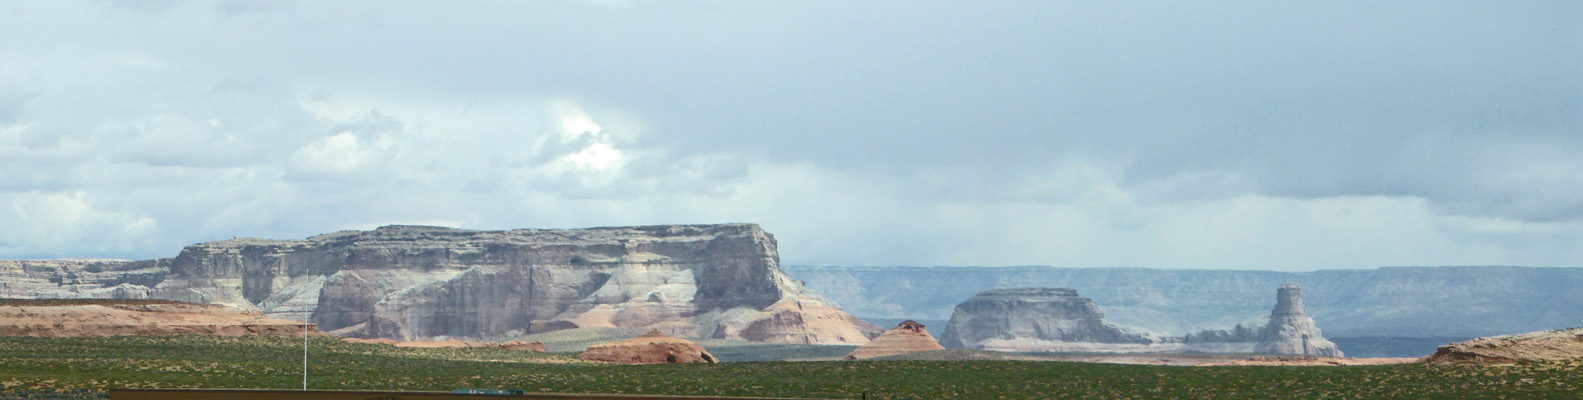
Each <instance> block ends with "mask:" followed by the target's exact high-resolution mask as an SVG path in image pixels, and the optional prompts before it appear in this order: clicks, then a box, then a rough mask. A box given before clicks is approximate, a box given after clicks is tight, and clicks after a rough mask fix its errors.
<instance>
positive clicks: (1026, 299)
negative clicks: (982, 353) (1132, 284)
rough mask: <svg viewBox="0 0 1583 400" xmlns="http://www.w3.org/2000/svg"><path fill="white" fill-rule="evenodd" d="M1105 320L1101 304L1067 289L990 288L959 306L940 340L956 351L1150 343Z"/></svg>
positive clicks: (1051, 348)
mask: <svg viewBox="0 0 1583 400" xmlns="http://www.w3.org/2000/svg"><path fill="white" fill-rule="evenodd" d="M1151 342H1153V341H1152V340H1151V339H1149V338H1147V337H1144V336H1142V335H1138V334H1131V333H1127V332H1124V331H1122V329H1121V328H1119V327H1117V326H1115V325H1111V324H1107V323H1105V314H1103V313H1101V312H1099V306H1096V305H1094V301H1093V300H1089V299H1087V298H1084V297H1082V296H1078V295H1077V291H1075V290H1072V289H1066V288H1012V289H993V290H988V291H984V292H982V293H979V294H977V295H974V296H973V297H972V298H969V299H967V300H966V301H963V302H962V303H961V304H958V305H957V306H956V312H954V313H952V314H951V322H949V323H947V324H946V327H945V333H943V334H941V335H940V344H941V345H943V346H945V347H946V348H951V349H975V350H1004V351H1030V350H1031V351H1061V350H1069V348H1068V346H1066V344H1068V343H1116V344H1148V343H1151Z"/></svg>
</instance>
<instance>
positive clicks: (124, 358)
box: [0, 335, 1583, 399]
mask: <svg viewBox="0 0 1583 400" xmlns="http://www.w3.org/2000/svg"><path fill="white" fill-rule="evenodd" d="M300 340H301V339H300V338H292V337H285V336H244V337H218V336H194V335H179V336H160V337H146V336H122V337H112V338H28V337H3V338H0V397H22V398H59V397H63V396H64V397H81V398H93V397H98V396H102V395H103V390H104V389H107V388H120V387H140V388H152V387H159V388H172V387H193V388H197V387H204V388H279V389H293V388H300V385H301V379H302V375H301V372H302V371H301V362H302V360H301V357H302V352H301V351H302V349H301V347H300V346H301V345H302V342H301V341H300ZM310 348H311V350H310V351H309V358H310V359H311V361H312V367H311V368H312V369H311V376H310V385H311V386H312V387H313V388H316V389H379V390H450V389H456V388H507V389H523V390H527V391H530V392H564V393H647V394H678V395H681V394H685V395H738V396H777V397H814V398H848V399H851V398H860V397H862V396H863V394H864V393H867V394H869V398H877V399H903V398H911V399H951V398H967V399H1049V398H1577V397H1578V396H1580V395H1583V389H1580V388H1579V386H1580V385H1583V361H1577V360H1573V361H1556V362H1536V363H1521V364H1517V365H1512V366H1478V365H1435V364H1400V365H1383V366H1357V367H1172V366H1147V365H1112V364H1086V363H1065V362H1049V361H872V362H870V361H862V362H852V361H832V362H771V363H730V362H728V363H719V364H668V365H647V366H627V365H611V364H593V363H581V362H578V361H577V360H576V359H575V357H573V355H571V354H556V353H550V354H545V353H537V352H528V351H513V350H503V349H484V348H470V349H469V348H441V349H424V348H398V347H393V346H382V345H372V344H359V343H348V342H344V341H340V340H334V339H328V338H323V339H313V340H311V343H310Z"/></svg>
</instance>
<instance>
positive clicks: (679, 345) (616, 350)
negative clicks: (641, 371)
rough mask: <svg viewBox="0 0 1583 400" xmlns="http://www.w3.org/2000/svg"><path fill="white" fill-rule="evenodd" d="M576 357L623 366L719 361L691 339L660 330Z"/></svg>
mask: <svg viewBox="0 0 1583 400" xmlns="http://www.w3.org/2000/svg"><path fill="white" fill-rule="evenodd" d="M577 358H579V359H583V360H586V361H603V362H613V363H622V364H677V363H713V362H718V361H717V360H715V356H713V355H710V354H709V351H707V350H704V347H703V346H699V345H698V344H697V343H693V342H692V341H690V340H685V339H677V338H673V337H668V336H665V334H663V333H660V331H658V330H653V331H649V333H645V334H643V335H642V336H638V337H635V338H631V339H624V340H618V341H615V342H610V343H603V344H596V345H593V346H589V347H588V350H584V351H583V354H582V355H580V356H578V357H577Z"/></svg>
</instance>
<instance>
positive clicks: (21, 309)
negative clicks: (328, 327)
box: [0, 300, 327, 337]
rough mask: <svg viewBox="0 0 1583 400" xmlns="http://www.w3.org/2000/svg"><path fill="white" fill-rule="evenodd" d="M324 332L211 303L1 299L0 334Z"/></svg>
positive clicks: (58, 335)
mask: <svg viewBox="0 0 1583 400" xmlns="http://www.w3.org/2000/svg"><path fill="white" fill-rule="evenodd" d="M305 329H306V330H307V331H308V332H307V333H308V334H309V335H313V336H327V335H325V334H324V333H322V332H319V330H318V328H317V327H315V326H313V325H312V324H306V325H305V324H303V323H302V322H298V321H287V320H280V319H274V318H268V317H265V316H264V315H263V313H260V312H257V311H252V312H240V311H237V310H236V309H234V308H230V307H224V306H218V305H210V304H186V303H178V302H171V301H148V300H141V301H139V300H3V301H0V336H33V337H109V336H122V335H176V334H207V335H224V336H240V335H293V336H295V335H302V334H303V330H305Z"/></svg>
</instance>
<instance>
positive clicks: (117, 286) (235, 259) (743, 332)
mask: <svg viewBox="0 0 1583 400" xmlns="http://www.w3.org/2000/svg"><path fill="white" fill-rule="evenodd" d="M28 263H29V262H20V263H19V262H12V263H11V264H0V274H4V276H6V277H8V278H10V277H12V276H15V277H17V280H16V281H15V282H18V283H17V284H12V285H9V286H8V287H6V288H4V290H10V292H8V293H11V294H12V295H15V296H17V297H46V296H56V295H60V296H76V297H112V296H125V297H130V298H157V299H171V300H178V301H185V302H193V303H207V304H221V305H228V306H232V307H237V308H240V309H243V310H257V311H261V312H263V313H264V314H265V315H267V316H270V317H274V318H283V319H292V320H304V321H311V322H313V323H316V324H318V325H319V326H321V327H322V328H323V329H325V330H326V331H331V332H333V333H335V334H337V335H341V336H348V337H360V338H390V339H395V340H401V341H416V340H431V339H435V338H441V339H447V338H472V339H488V338H499V337H511V336H519V335H522V334H526V333H538V332H548V331H555V330H563V329H577V328H652V329H659V330H662V331H664V332H666V333H669V334H671V335H676V336H684V337H703V338H725V339H743V340H752V341H762V342H775V343H803V344H863V343H867V342H868V341H869V339H870V338H871V337H873V336H877V335H878V334H879V333H880V331H881V329H880V328H879V327H877V326H873V325H871V324H868V323H866V322H863V321H862V320H860V319H858V318H856V317H853V316H852V315H850V314H847V313H845V312H843V311H841V309H840V308H839V306H838V305H837V304H835V303H834V302H832V301H829V300H826V299H824V298H823V297H820V296H819V295H817V294H815V293H813V292H812V291H811V290H808V289H807V288H805V287H803V286H802V284H801V283H799V282H798V281H796V280H793V279H791V278H790V277H789V276H787V275H786V274H785V273H784V272H782V271H781V270H780V266H779V263H780V260H779V254H778V251H777V249H776V242H775V239H774V237H773V236H771V235H770V234H768V233H766V232H764V231H763V230H762V229H761V228H759V227H758V226H757V225H753V224H723V225H666V226H640V227H610V228H589V229H517V230H508V231H474V230H463V229H453V228H441V227H424V226H387V227H381V228H379V229H375V230H373V231H343V232H336V233H331V234H325V235H319V236H314V237H310V238H307V239H304V240H268V239H252V238H238V239H232V240H226V241H219V242H211V243H202V244H197V245H192V246H188V247H186V248H184V249H183V250H182V251H181V254H180V255H178V256H177V257H175V258H173V259H168V260H151V261H139V262H122V261H115V262H100V263H98V264H93V263H72V262H57V261H51V262H45V264H39V263H38V262H32V264H28ZM49 263H54V264H49ZM92 265H98V266H97V267H93V266H92ZM90 269H99V270H101V272H96V273H95V274H100V275H86V274H84V273H83V271H89V270H90ZM103 271H110V272H103ZM74 274H75V276H78V277H79V278H74V279H72V278H69V277H71V276H73V275H74ZM83 276H87V277H88V278H81V277H83ZM6 282H8V283H10V282H13V281H12V280H11V279H7V280H6ZM56 282H68V283H72V285H67V284H63V283H56ZM52 284H53V286H52ZM73 285H75V286H73Z"/></svg>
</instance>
